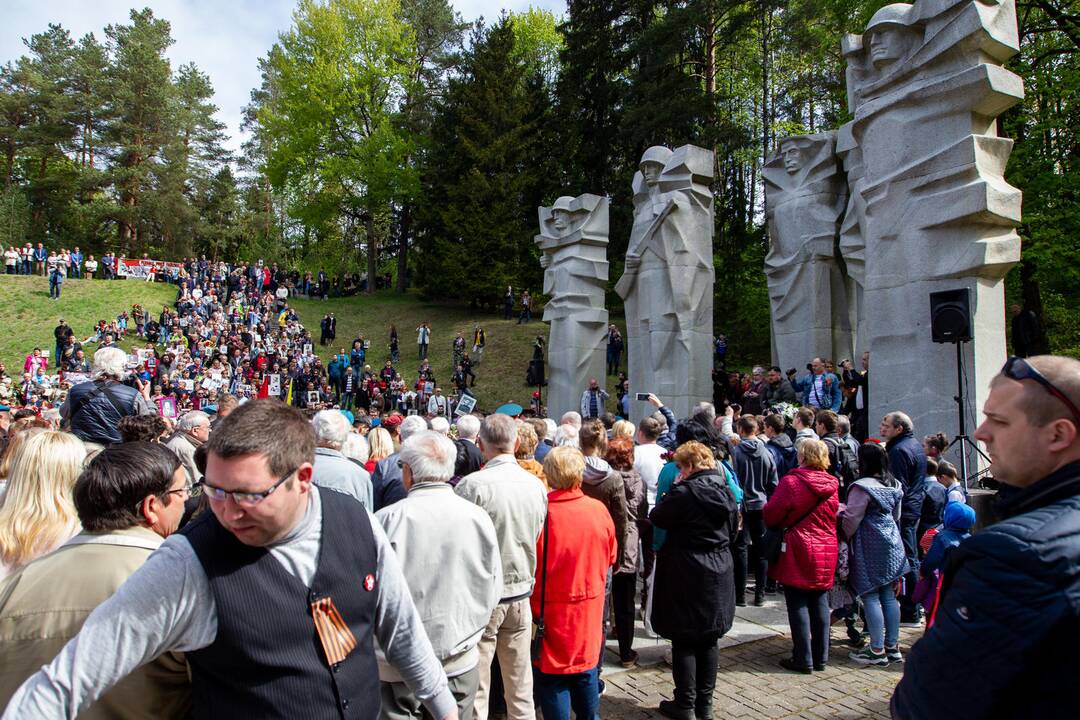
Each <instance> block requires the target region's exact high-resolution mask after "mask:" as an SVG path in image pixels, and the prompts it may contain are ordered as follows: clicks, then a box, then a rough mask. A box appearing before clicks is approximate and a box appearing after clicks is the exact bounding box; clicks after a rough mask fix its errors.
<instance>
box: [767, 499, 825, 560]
mask: <svg viewBox="0 0 1080 720" xmlns="http://www.w3.org/2000/svg"><path fill="white" fill-rule="evenodd" d="M826 500H828V498H827V497H824V498H821V499H820V500H818V501H817V502H816V503H814V507H812V508H810V509H809V510H807V511H806V512H805V513H803V515H802V517H800V518H799V519H798V520H796V521H795V522H793V523H791V525H789V526H788V527H782V528H777V529H775V530H774V529H771V528H766V529H765V533H764V534H763V535H762V536H761V554H762V556H763V557H764V558H765V560H766V561H768V563H769V564H770V565H773V564H775V563H777V562H779V561H780V554H781V553H782V552H784V550H786V549H787V545H786V543H785V542H784V534H785V533H786V532H787V531H788V530H790V529H791V528H793V527H796V526H797V525H798V524H799V523H801V522H802V521H803V520H805V519H806V518H808V517H810V516H811V515H813V514H814V511H815V510H817V509H818V508H819V507H820V506H821V503H823V502H825V501H826Z"/></svg>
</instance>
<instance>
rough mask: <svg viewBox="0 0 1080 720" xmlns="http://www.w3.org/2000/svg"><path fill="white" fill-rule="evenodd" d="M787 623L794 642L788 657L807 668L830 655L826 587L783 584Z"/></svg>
mask: <svg viewBox="0 0 1080 720" xmlns="http://www.w3.org/2000/svg"><path fill="white" fill-rule="evenodd" d="M784 599H785V600H786V601H787V616H788V625H790V626H791V642H792V645H793V646H794V647H793V648H792V651H791V659H792V660H793V661H794V662H795V664H796V665H799V666H800V667H804V668H808V667H813V666H814V665H824V664H825V663H826V662H827V661H828V659H829V619H830V618H829V591H828V590H800V589H799V588H793V587H788V586H787V585H785V586H784Z"/></svg>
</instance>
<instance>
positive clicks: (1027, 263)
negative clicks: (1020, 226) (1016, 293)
mask: <svg viewBox="0 0 1080 720" xmlns="http://www.w3.org/2000/svg"><path fill="white" fill-rule="evenodd" d="M1020 294H1021V297H1023V299H1024V302H1023V309H1024V310H1030V311H1031V312H1033V313H1035V317H1036V318H1038V319H1039V322H1038V323H1036V327H1035V337H1034V338H1032V343H1031V348H1030V352H1031V354H1032V355H1047V354H1049V353H1050V338H1049V337H1048V336H1047V334H1046V316H1045V315H1044V314H1043V302H1042V292H1041V291H1040V288H1039V278H1038V277H1037V275H1036V267H1035V261H1034V260H1031V259H1030V258H1026V257H1025V258H1021V259H1020Z"/></svg>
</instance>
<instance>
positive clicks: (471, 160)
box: [419, 16, 554, 301]
mask: <svg viewBox="0 0 1080 720" xmlns="http://www.w3.org/2000/svg"><path fill="white" fill-rule="evenodd" d="M472 40H473V41H472V52H471V53H470V54H469V55H468V56H467V57H466V58H465V60H464V62H463V65H462V68H461V77H460V78H459V79H455V80H453V81H451V83H450V86H449V89H448V92H447V98H446V101H445V103H444V104H443V106H442V108H441V112H440V113H439V115H438V117H437V118H436V120H435V124H434V126H433V129H432V147H431V152H430V154H429V156H428V158H427V163H426V164H425V170H424V197H425V205H424V206H423V208H422V211H421V215H420V223H421V235H420V241H419V246H420V253H419V282H420V284H421V286H422V287H423V288H424V290H425V292H426V293H427V294H429V295H431V296H434V297H454V298H460V299H465V300H468V301H478V300H490V299H492V296H495V297H496V298H497V297H499V296H501V292H502V291H501V288H505V287H506V286H507V285H515V286H519V285H526V286H531V287H532V288H533V289H534V290H535V289H536V284H537V279H538V278H539V275H540V272H539V258H538V254H537V251H536V250H535V248H534V246H533V244H532V236H533V234H534V230H533V225H534V223H535V217H536V214H535V213H536V203H537V202H538V198H541V197H544V196H546V195H547V194H548V190H547V188H548V187H550V182H551V180H550V178H549V177H546V176H545V175H544V174H543V172H542V169H543V168H544V166H545V163H544V161H543V159H542V157H543V155H544V153H548V154H553V152H554V148H552V147H550V146H549V147H545V145H544V137H545V136H544V134H543V132H542V129H541V128H540V127H539V126H540V125H541V124H542V122H543V118H544V117H545V116H546V110H545V108H546V105H547V93H546V91H545V90H544V87H543V81H542V79H541V78H540V77H539V76H538V75H533V76H530V75H529V74H528V72H527V68H526V66H525V64H524V62H523V60H522V59H521V57H520V56H519V55H518V54H517V52H516V46H515V34H514V30H513V26H512V23H511V21H510V20H509V19H508V18H507V17H506V16H504V17H503V18H502V19H501V20H500V21H499V23H498V24H497V25H495V26H493V27H492V28H490V29H487V30H485V29H483V28H480V29H477V30H476V31H475V33H474V35H473V39H472ZM530 220H531V221H530Z"/></svg>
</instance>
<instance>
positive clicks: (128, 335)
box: [0, 259, 486, 440]
mask: <svg viewBox="0 0 1080 720" xmlns="http://www.w3.org/2000/svg"><path fill="white" fill-rule="evenodd" d="M174 280H175V282H176V284H177V286H178V292H177V300H176V302H175V304H174V305H173V306H168V305H166V306H162V308H161V311H160V313H155V312H154V311H153V309H152V308H143V307H142V306H141V305H138V304H136V305H133V306H132V307H131V308H130V310H126V309H125V310H123V311H121V312H120V313H119V314H117V316H116V317H115V318H110V319H107V320H106V319H102V320H100V321H99V322H98V323H97V324H96V325H95V326H94V327H93V328H92V329H90V332H89V333H88V334H87V336H86V337H83V335H82V333H80V334H76V331H75V329H74V328H72V327H71V326H70V325H69V324H68V323H67V322H66V321H65V320H64V318H60V320H59V322H58V324H57V326H56V327H55V329H54V333H53V334H54V336H55V347H54V348H52V349H48V348H41V347H36V348H34V349H33V350H32V351H31V352H30V353H29V354H28V355H27V357H26V359H25V361H24V364H23V368H22V373H21V375H18V374H16V372H15V371H14V369H12V372H11V373H9V372H8V369H7V367H5V366H4V365H3V364H2V363H0V405H2V406H9V407H16V408H18V407H29V408H33V409H34V410H35V411H37V412H38V413H43V414H44V415H45V416H47V417H51V416H54V415H56V414H57V413H58V412H59V411H60V410H61V409H62V407H63V405H64V403H65V400H66V398H67V397H68V394H69V392H70V391H71V390H72V388H73V387H74V386H75V385H77V384H78V383H83V382H87V381H90V380H91V379H92V377H93V376H92V372H91V371H92V368H91V362H90V358H89V355H88V353H89V352H90V351H91V349H92V348H93V349H102V348H108V347H116V346H118V345H119V343H120V342H122V341H125V340H133V341H134V342H135V344H136V349H134V350H133V352H131V353H130V354H129V355H128V356H127V358H126V360H125V361H124V362H125V363H126V365H125V368H124V370H126V373H125V374H126V377H127V380H126V381H125V382H126V383H127V384H128V385H129V386H130V387H131V388H134V389H138V390H139V392H140V393H141V394H142V395H143V396H144V398H145V399H146V400H147V402H148V404H149V406H150V409H156V411H157V412H159V413H160V414H161V415H163V416H164V417H166V418H167V419H169V420H174V419H176V418H178V417H179V416H180V415H182V414H184V413H185V412H187V411H191V410H204V411H205V410H209V411H210V412H213V411H214V410H215V409H216V407H217V406H218V403H219V402H220V401H221V400H222V399H223V398H227V397H231V398H235V399H238V400H240V401H245V400H247V399H255V398H266V397H278V398H280V399H282V400H283V401H285V402H286V403H289V404H291V405H294V406H296V407H300V408H305V409H306V408H311V409H321V408H329V407H337V408H341V409H343V410H346V411H348V412H350V414H352V415H353V416H354V417H355V419H356V420H357V421H358V422H364V423H371V422H376V423H377V422H379V421H381V419H383V418H384V417H385V415H386V414H387V413H389V412H390V411H393V410H397V411H400V412H401V413H403V414H404V413H409V412H416V413H419V414H422V415H442V416H444V417H447V418H452V417H453V416H454V412H455V411H456V409H457V407H458V403H459V402H460V400H461V399H462V398H463V397H466V396H469V395H471V394H472V393H471V391H470V388H472V387H475V385H476V382H477V371H476V368H477V366H478V364H479V361H480V359H481V358H482V356H483V351H484V346H485V344H486V332H485V330H484V328H482V327H481V326H480V325H479V324H477V325H476V326H475V328H474V333H473V338H472V344H471V353H470V351H469V350H468V348H467V346H466V341H465V339H464V337H462V335H461V334H460V333H459V334H458V336H457V337H456V338H455V339H454V340H453V343H452V353H453V360H454V372H453V374H452V376H451V377H450V378H449V379H448V380H449V383H450V385H449V386H448V388H452V391H451V392H447V393H445V394H444V391H443V388H442V387H441V386H440V384H439V382H438V381H437V379H436V377H435V372H434V370H433V368H432V365H431V363H430V362H429V361H428V359H427V352H428V348H429V343H430V335H431V328H430V325H428V324H427V323H424V324H423V325H421V327H419V328H417V330H418V343H417V345H418V349H419V363H418V366H417V368H416V370H415V373H414V372H413V371H410V370H406V369H405V368H404V366H403V365H402V363H401V357H400V354H399V352H398V337H397V329H396V328H395V327H393V326H391V329H390V335H389V343H388V345H387V349H388V351H389V352H388V359H387V360H386V361H385V362H384V363H383V364H382V365H381V366H380V365H379V363H378V361H375V362H374V367H373V364H372V362H371V361H370V360H369V358H368V353H369V352H371V341H370V340H369V339H366V338H365V337H364V334H363V333H357V335H356V337H355V338H354V339H353V340H352V341H351V342H350V343H349V344H348V346H342V347H340V349H339V352H338V353H337V354H335V355H334V356H333V358H332V359H331V360H330V361H329V362H327V363H326V364H324V363H323V362H322V360H321V359H320V358H319V357H318V356H317V355H316V353H315V349H314V346H313V339H312V337H311V334H310V333H309V331H308V330H307V329H306V328H305V327H304V325H303V324H302V323H301V322H300V319H299V316H298V315H297V313H296V311H295V309H293V308H292V307H291V306H290V305H289V300H290V298H291V297H294V296H295V295H296V293H297V292H298V291H302V290H303V288H299V289H298V288H297V287H296V286H295V285H294V284H293V283H292V281H291V280H290V278H289V274H288V273H283V272H281V271H279V270H278V269H277V268H276V266H269V267H268V266H266V265H265V264H263V263H262V262H258V263H254V264H250V265H247V264H239V265H225V264H223V263H218V264H204V263H202V262H201V261H196V260H194V259H189V260H187V261H186V262H185V263H184V264H183V266H182V268H181V270H180V272H179V273H178V275H177V276H176V277H175V278H174ZM336 334H337V323H336V319H335V318H334V317H333V314H332V313H328V314H327V315H326V316H325V317H324V318H323V320H322V321H321V333H320V344H321V345H328V344H329V345H332V344H333V343H334V341H335V340H336ZM140 344H141V345H142V347H137V346H138V345H140ZM380 355H381V356H387V353H381V354H380ZM474 358H475V359H474ZM113 374H114V375H115V374H116V373H113ZM226 402H231V400H227V401H226ZM148 411H149V410H148ZM105 436H107V437H108V438H110V439H113V440H115V438H116V437H117V435H116V430H115V428H112V429H111V431H105Z"/></svg>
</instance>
